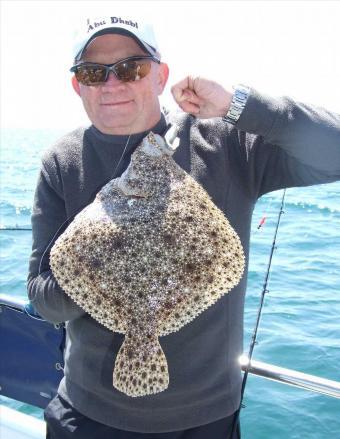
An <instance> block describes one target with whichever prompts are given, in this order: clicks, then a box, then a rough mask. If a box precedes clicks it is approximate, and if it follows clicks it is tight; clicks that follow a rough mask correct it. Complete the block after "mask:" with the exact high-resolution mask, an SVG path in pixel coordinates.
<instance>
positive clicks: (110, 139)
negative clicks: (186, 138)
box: [87, 114, 167, 149]
mask: <svg viewBox="0 0 340 439" xmlns="http://www.w3.org/2000/svg"><path fill="white" fill-rule="evenodd" d="M166 128H167V122H166V120H165V117H164V115H163V114H161V118H160V120H159V121H158V122H157V123H156V125H155V126H154V127H153V128H151V129H150V130H147V131H143V132H140V133H136V134H131V136H130V139H129V135H115V134H104V133H102V132H101V131H99V130H98V128H96V127H95V126H94V125H91V126H90V127H89V128H88V130H87V131H88V133H89V134H90V136H91V137H92V136H93V137H95V138H96V140H97V141H98V140H99V142H103V143H106V144H107V143H109V144H110V145H112V146H117V147H118V146H122V145H125V144H126V143H127V141H128V139H129V149H131V148H132V147H135V146H136V145H138V144H139V143H140V142H141V141H142V140H143V139H144V137H145V136H146V135H147V134H148V133H149V132H150V131H152V132H154V133H155V134H160V135H164V134H165V132H166Z"/></svg>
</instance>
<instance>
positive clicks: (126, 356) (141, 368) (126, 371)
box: [113, 335, 169, 397]
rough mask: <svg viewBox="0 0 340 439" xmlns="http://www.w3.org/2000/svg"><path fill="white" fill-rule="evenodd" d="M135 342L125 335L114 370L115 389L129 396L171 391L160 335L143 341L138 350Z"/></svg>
mask: <svg viewBox="0 0 340 439" xmlns="http://www.w3.org/2000/svg"><path fill="white" fill-rule="evenodd" d="M135 346H136V345H135V343H132V339H131V338H129V337H127V336H125V340H124V343H123V344H122V346H121V348H120V350H119V352H118V354H117V358H116V362H115V366H114V370H113V386H114V387H115V388H116V389H117V390H119V391H121V392H123V393H125V394H126V395H128V396H132V397H137V396H146V395H152V394H155V393H159V392H162V391H164V390H166V389H167V388H168V385H169V372H168V363H167V360H166V358H165V355H164V352H163V349H162V347H161V345H160V343H159V341H158V336H157V335H155V336H152V338H146V340H145V341H144V340H143V341H141V342H140V346H141V349H139V350H136V347H135Z"/></svg>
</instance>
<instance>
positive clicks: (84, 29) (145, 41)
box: [73, 15, 160, 62]
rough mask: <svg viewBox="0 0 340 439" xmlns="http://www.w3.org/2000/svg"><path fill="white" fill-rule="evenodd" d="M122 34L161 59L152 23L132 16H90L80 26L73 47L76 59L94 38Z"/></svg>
mask: <svg viewBox="0 0 340 439" xmlns="http://www.w3.org/2000/svg"><path fill="white" fill-rule="evenodd" d="M110 33H112V34H114V33H117V34H121V35H126V36H128V37H131V38H133V39H134V40H135V41H136V42H137V43H138V44H139V46H140V47H141V48H142V49H143V50H145V51H146V52H147V53H149V54H150V55H153V56H155V57H156V58H158V59H159V57H160V54H159V49H158V45H157V42H156V38H155V34H154V31H153V28H152V25H151V24H150V23H146V22H145V21H142V20H141V19H138V18H137V17H132V16H119V15H117V16H105V17H100V18H96V19H93V18H88V19H87V20H86V22H84V23H83V24H82V26H81V27H80V28H79V30H78V32H77V34H76V37H75V41H74V47H73V57H74V61H75V62H77V61H79V60H80V58H81V57H82V55H83V53H84V51H85V49H86V48H87V46H88V45H89V44H90V42H91V41H92V40H94V39H95V38H97V37H99V36H100V35H105V34H110Z"/></svg>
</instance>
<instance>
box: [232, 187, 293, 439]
mask: <svg viewBox="0 0 340 439" xmlns="http://www.w3.org/2000/svg"><path fill="white" fill-rule="evenodd" d="M285 195H286V189H284V190H283V194H282V199H281V205H280V210H279V213H278V217H277V221H276V227H275V233H274V239H273V242H272V246H271V249H270V255H269V261H268V267H267V271H266V276H265V280H264V284H263V288H262V292H261V298H260V305H259V308H258V311H257V318H256V323H255V328H254V331H253V336H252V338H251V342H250V346H249V353H248V364H247V366H246V368H245V371H244V375H243V380H242V386H241V400H240V405H239V407H238V409H237V411H236V413H235V416H234V420H233V427H232V431H231V435H230V439H233V436H234V434H235V431H236V426H237V424H238V420H239V418H240V412H241V409H242V408H243V407H244V405H243V404H242V402H243V397H244V391H245V388H246V384H247V379H248V374H249V368H250V363H251V359H252V356H253V352H254V348H255V344H256V338H257V333H258V328H259V324H260V319H261V314H262V309H263V304H264V297H265V295H266V294H267V293H268V292H269V290H268V288H267V287H268V281H269V275H270V269H271V264H272V259H273V254H274V250H275V249H276V237H277V232H278V230H279V226H280V221H281V216H282V214H283V213H284V210H283V206H284V200H285ZM261 223H262V224H263V223H264V221H263V220H261V222H260V225H259V227H261V226H262V224H261ZM259 227H258V228H259Z"/></svg>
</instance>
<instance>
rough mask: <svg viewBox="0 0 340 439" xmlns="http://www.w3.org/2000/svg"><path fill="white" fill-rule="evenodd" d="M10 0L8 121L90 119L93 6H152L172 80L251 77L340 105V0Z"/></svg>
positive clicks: (5, 47) (32, 124)
mask: <svg viewBox="0 0 340 439" xmlns="http://www.w3.org/2000/svg"><path fill="white" fill-rule="evenodd" d="M0 3H1V52H0V56H1V59H0V61H1V83H0V95H1V120H0V122H1V127H18V128H33V129H36V128H68V127H69V128H71V129H72V128H75V127H76V126H78V125H83V124H88V119H87V117H86V114H85V112H84V110H83V109H82V105H81V101H80V99H79V97H78V96H76V95H75V93H74V92H73V90H72V88H71V83H70V79H71V73H70V72H69V71H68V69H69V68H70V67H71V65H72V40H73V34H74V31H75V29H76V27H77V26H78V23H79V20H81V19H82V18H87V16H88V15H90V16H94V17H100V16H101V15H115V16H116V15H118V16H119V15H129V17H131V18H132V17H133V16H134V14H136V13H138V14H143V15H145V16H146V17H148V19H149V21H152V22H153V23H154V25H155V29H156V35H157V39H158V42H159V46H160V49H161V52H162V57H163V60H164V61H165V62H167V63H168V64H169V67H170V72H171V74H170V78H169V86H167V88H166V90H165V92H164V94H163V97H162V103H163V104H164V105H166V106H168V107H170V108H175V107H174V104H173V100H172V97H171V94H170V85H172V84H173V83H174V82H175V81H177V80H179V79H182V78H183V77H184V76H186V75H187V74H194V75H200V76H205V77H207V78H210V79H213V80H216V81H218V82H220V83H222V84H223V85H225V86H226V87H231V85H232V84H237V83H245V84H248V85H250V86H252V87H255V88H256V89H257V90H258V91H260V92H263V93H268V94H271V95H272V96H280V95H288V96H290V97H292V98H294V99H297V100H300V101H302V102H309V103H313V104H315V105H320V106H323V107H326V108H328V109H329V110H333V111H336V112H339V113H340V84H339V80H340V49H339V47H340V26H339V23H340V1H308V0H305V1H256V0H255V1H227V0H225V1H193V0H192V1H184V0H180V1H175V0H172V1H161V0H160V1H156V0H155V1H127V0H124V1H113V0H110V1H95V0H91V1H80V0H79V1H72V0H67V1H66V0H65V1H63V0H59V1H52V0H45V1H30V0H26V1H16V0H0Z"/></svg>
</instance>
